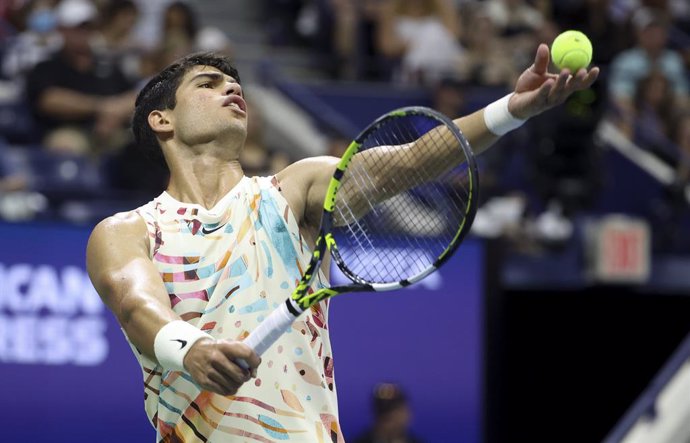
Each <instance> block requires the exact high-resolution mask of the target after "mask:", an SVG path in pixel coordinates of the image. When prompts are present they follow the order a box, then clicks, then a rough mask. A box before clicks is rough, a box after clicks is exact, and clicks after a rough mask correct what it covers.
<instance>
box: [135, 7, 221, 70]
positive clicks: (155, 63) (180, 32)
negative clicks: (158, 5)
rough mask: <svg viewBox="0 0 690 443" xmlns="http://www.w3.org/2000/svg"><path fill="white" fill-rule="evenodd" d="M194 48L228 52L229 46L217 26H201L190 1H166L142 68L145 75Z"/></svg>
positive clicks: (161, 67) (192, 50) (196, 49)
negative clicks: (155, 42)
mask: <svg viewBox="0 0 690 443" xmlns="http://www.w3.org/2000/svg"><path fill="white" fill-rule="evenodd" d="M195 51H213V52H216V53H221V54H226V55H229V54H230V53H231V51H232V46H231V42H230V40H229V39H228V37H227V36H226V35H225V33H224V32H223V31H221V30H220V29H218V28H214V27H201V26H200V25H199V18H198V16H197V14H196V12H195V10H194V9H193V8H192V6H191V5H189V4H187V3H185V2H182V1H176V2H173V3H170V4H169V5H168V6H167V8H166V9H165V12H164V14H163V26H162V33H161V36H160V40H159V42H158V45H157V46H156V48H155V49H154V50H153V54H152V56H151V57H150V58H149V59H148V60H147V62H148V63H147V66H146V67H145V68H144V72H145V75H151V74H153V73H155V72H158V71H160V70H161V69H163V68H164V67H166V66H168V65H169V64H170V63H172V62H173V61H174V60H177V59H178V58H180V57H182V56H184V55H187V54H189V53H191V52H195Z"/></svg>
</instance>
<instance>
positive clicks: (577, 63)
mask: <svg viewBox="0 0 690 443" xmlns="http://www.w3.org/2000/svg"><path fill="white" fill-rule="evenodd" d="M551 59H552V60H553V64H554V65H556V67H557V68H558V69H563V68H568V69H570V72H571V73H573V74H575V73H576V72H577V71H579V70H580V69H581V68H586V67H587V66H589V63H590V62H591V61H592V42H590V41H589V39H588V38H587V36H586V35H584V34H583V33H581V32H580V31H565V32H564V33H562V34H560V35H559V36H558V37H556V39H555V40H554V41H553V43H552V44H551Z"/></svg>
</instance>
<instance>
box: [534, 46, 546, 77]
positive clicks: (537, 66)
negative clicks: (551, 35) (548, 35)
mask: <svg viewBox="0 0 690 443" xmlns="http://www.w3.org/2000/svg"><path fill="white" fill-rule="evenodd" d="M548 68H549V47H548V45H546V43H541V44H540V45H539V47H538V48H537V54H536V55H535V56H534V65H533V68H532V70H533V71H534V72H535V73H537V74H545V73H546V71H547V70H548Z"/></svg>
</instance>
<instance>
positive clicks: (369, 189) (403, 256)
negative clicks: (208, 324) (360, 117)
mask: <svg viewBox="0 0 690 443" xmlns="http://www.w3.org/2000/svg"><path fill="white" fill-rule="evenodd" d="M477 186H478V175H477V166H476V163H475V160H474V155H473V154H472V150H471V147H470V145H469V143H468V142H467V140H466V139H465V137H464V136H463V135H462V133H461V132H460V130H459V129H458V127H457V126H456V125H455V124H454V123H453V122H452V121H451V120H450V119H448V118H447V117H445V116H444V115H442V114H440V113H438V112H436V111H433V110H431V109H428V108H423V107H408V108H402V109H398V110H395V111H392V112H389V113H387V114H385V115H383V116H381V117H379V118H378V119H377V120H376V121H374V122H373V123H372V124H370V125H369V126H368V127H367V128H366V129H365V130H364V131H362V133H361V134H360V135H359V136H358V137H357V138H356V139H355V140H354V141H353V142H352V143H351V144H350V146H349V147H348V149H347V150H346V151H345V153H344V154H343V156H342V158H341V159H340V162H339V163H338V165H337V167H336V170H335V173H334V174H333V177H332V178H331V181H330V185H329V186H328V190H327V192H326V198H325V201H324V204H323V216H322V218H321V228H320V231H319V235H318V237H317V238H316V241H315V246H314V251H313V253H312V257H311V261H310V262H309V265H308V266H307V268H306V270H305V271H304V275H303V276H302V280H301V281H300V282H299V284H298V285H297V287H296V288H295V290H294V291H293V292H292V295H291V296H290V297H289V298H288V299H287V300H286V301H285V303H283V304H281V305H280V306H279V307H278V308H276V310H275V311H273V312H272V313H271V315H269V316H268V317H267V318H266V319H265V320H264V321H263V322H261V324H260V325H259V327H258V328H256V329H255V330H254V331H252V332H251V333H250V334H249V335H248V336H247V338H246V339H245V340H244V342H245V343H246V344H247V345H249V346H250V347H251V348H252V349H253V350H254V351H255V352H256V353H257V354H258V355H261V354H263V353H264V352H265V351H266V350H267V349H268V348H269V347H270V346H271V345H272V344H273V343H274V342H275V341H276V340H277V339H278V338H279V337H280V336H281V335H282V334H283V333H284V332H285V331H286V330H287V329H288V328H289V327H290V325H291V324H292V322H293V321H295V319H296V318H297V317H299V315H300V314H301V313H303V312H304V311H305V310H307V309H309V308H310V307H311V306H313V305H314V304H316V303H318V302H320V301H321V300H323V299H325V298H328V297H332V296H334V295H338V294H343V293H345V292H359V291H390V290H393V289H398V288H402V287H405V286H408V285H410V284H412V283H415V282H418V281H419V280H421V279H423V278H424V277H426V276H427V275H429V274H431V273H432V272H434V271H435V270H436V269H438V268H439V266H441V265H442V264H443V263H444V262H446V261H447V260H448V258H449V257H450V256H451V255H452V254H453V253H454V252H455V251H456V250H457V248H458V246H459V245H460V243H461V242H462V240H463V238H464V237H465V234H467V232H468V231H469V230H470V226H471V224H472V220H473V219H474V215H475V212H476V208H477ZM327 251H328V252H329V253H330V254H331V257H332V260H333V261H334V262H335V263H336V265H337V266H338V267H339V268H340V270H341V271H342V273H343V274H344V275H345V276H347V277H348V278H349V279H350V281H351V282H350V283H349V284H346V285H343V286H336V287H329V288H320V289H317V290H311V289H310V288H311V285H312V282H313V280H314V277H315V275H317V274H318V271H319V267H320V266H321V262H322V260H323V258H324V255H325V254H326V252H327ZM238 363H239V364H240V365H242V366H244V367H246V363H245V362H244V361H238Z"/></svg>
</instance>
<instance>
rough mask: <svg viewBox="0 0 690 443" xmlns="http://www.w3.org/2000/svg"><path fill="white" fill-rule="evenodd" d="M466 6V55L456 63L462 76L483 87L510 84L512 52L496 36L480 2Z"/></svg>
mask: <svg viewBox="0 0 690 443" xmlns="http://www.w3.org/2000/svg"><path fill="white" fill-rule="evenodd" d="M474 6H475V7H474V10H473V11H470V10H469V8H467V12H468V14H467V20H466V29H467V33H466V37H465V39H464V41H465V44H466V47H467V54H466V56H465V58H464V60H463V62H462V63H461V64H460V71H461V72H462V74H461V75H462V78H464V79H466V80H467V81H468V82H470V83H473V84H476V85H483V86H505V87H510V86H512V85H513V84H514V83H515V81H516V80H517V77H518V74H519V71H518V70H517V66H516V60H515V59H514V52H513V50H512V48H509V47H508V45H507V44H506V43H507V42H506V41H505V40H503V39H502V38H501V37H500V36H499V35H498V30H497V28H496V26H495V24H494V22H493V20H492V18H491V16H490V15H489V14H488V12H487V10H486V9H487V8H486V6H485V5H483V4H477V5H474Z"/></svg>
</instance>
